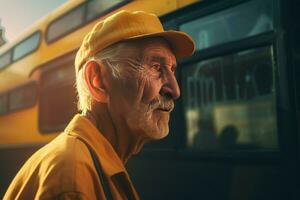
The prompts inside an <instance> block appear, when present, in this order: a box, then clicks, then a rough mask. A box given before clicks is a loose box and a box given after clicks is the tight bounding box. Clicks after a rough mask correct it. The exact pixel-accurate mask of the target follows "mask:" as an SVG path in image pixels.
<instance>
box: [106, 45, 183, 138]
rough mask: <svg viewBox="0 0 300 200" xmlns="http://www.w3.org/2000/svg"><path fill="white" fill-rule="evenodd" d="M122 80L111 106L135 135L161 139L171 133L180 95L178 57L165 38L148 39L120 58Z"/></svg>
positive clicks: (118, 82) (119, 82)
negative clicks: (177, 78) (171, 121)
mask: <svg viewBox="0 0 300 200" xmlns="http://www.w3.org/2000/svg"><path fill="white" fill-rule="evenodd" d="M120 62H123V64H122V66H121V67H122V69H121V74H122V77H121V79H118V80H115V84H114V85H113V86H112V92H111V104H110V108H111V109H112V110H113V111H114V112H116V113H117V115H116V116H119V117H121V118H122V119H123V120H124V121H125V124H126V125H127V126H128V128H129V129H130V130H131V132H132V133H133V134H139V135H140V136H143V137H145V138H149V139H161V138H163V137H165V136H167V134H168V132H169V125H168V123H169V117H170V112H171V111H172V109H173V107H174V100H175V99H177V98H178V97H179V95H180V91H179V87H178V83H177V80H176V78H175V74H174V71H175V67H176V58H175V56H174V54H173V53H172V51H171V50H170V48H169V46H168V44H167V42H165V41H164V40H162V39H151V40H147V41H144V42H143V43H142V44H139V45H138V46H136V45H135V48H131V49H130V50H128V51H127V54H126V55H124V58H123V59H122V58H121V59H120Z"/></svg>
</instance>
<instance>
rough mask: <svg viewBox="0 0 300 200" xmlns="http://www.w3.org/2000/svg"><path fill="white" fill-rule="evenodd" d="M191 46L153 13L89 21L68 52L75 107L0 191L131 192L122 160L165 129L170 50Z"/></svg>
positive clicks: (172, 86)
mask: <svg viewBox="0 0 300 200" xmlns="http://www.w3.org/2000/svg"><path fill="white" fill-rule="evenodd" d="M193 51H194V43H193V41H192V39H191V38H190V37H189V36H188V35H186V34H185V33H182V32H177V31H164V30H163V28H162V25H161V23H160V21H159V19H158V18H157V16H155V15H153V14H149V13H145V12H141V11H139V12H128V11H120V12H118V13H116V14H114V15H112V16H110V17H108V18H106V19H105V20H103V21H100V22H99V23H97V24H96V25H95V27H94V28H93V29H92V30H91V31H90V32H89V33H88V34H87V35H86V37H85V38H84V40H83V43H82V45H81V47H80V49H79V50H78V52H77V55H76V60H75V70H76V85H77V90H78V97H79V104H78V105H79V109H80V110H81V114H78V115H76V116H75V117H74V118H73V120H72V121H71V122H70V124H69V125H68V127H67V128H66V129H65V131H64V132H63V133H62V134H60V135H59V136H58V137H57V138H56V139H54V140H53V141H52V142H50V143H49V144H47V145H46V146H45V147H43V148H42V149H40V150H39V151H38V152H36V153H35V154H34V155H33V156H32V157H31V158H30V159H29V160H28V161H27V162H26V163H25V165H24V166H23V167H22V169H21V170H20V171H19V173H18V174H17V176H16V177H15V179H14V180H13V182H12V183H11V185H10V187H9V188H8V191H7V193H6V195H5V197H4V199H11V200H15V199H26V200H31V199H90V200H93V199H139V197H138V194H137V192H136V191H135V189H134V186H133V184H132V182H131V181H130V178H129V176H128V173H127V171H126V169H125V167H124V164H125V163H126V162H127V161H128V159H129V158H130V156H131V155H133V154H136V153H138V152H139V151H140V149H141V148H142V146H143V144H144V143H145V142H147V141H150V140H157V139H161V138H163V137H165V136H166V135H167V134H168V131H169V127H168V122H169V115H170V112H171V111H172V109H173V107H174V100H175V99H177V98H178V97H179V95H180V90H179V87H178V83H177V80H176V78H175V70H176V58H182V57H186V56H189V55H191V54H192V53H193Z"/></svg>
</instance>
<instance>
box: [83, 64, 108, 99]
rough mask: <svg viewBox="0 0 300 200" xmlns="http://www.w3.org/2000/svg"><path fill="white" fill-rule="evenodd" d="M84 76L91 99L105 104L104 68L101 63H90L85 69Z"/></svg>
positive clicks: (106, 95) (106, 97)
mask: <svg viewBox="0 0 300 200" xmlns="http://www.w3.org/2000/svg"><path fill="white" fill-rule="evenodd" d="M84 75H85V80H86V83H87V85H88V87H89V90H90V92H91V94H92V96H93V98H94V99H95V100H96V101H97V102H101V103H107V101H108V94H107V92H106V87H105V85H104V75H105V73H104V66H103V65H102V64H101V63H98V62H95V61H90V62H89V63H87V65H86V67H85V71H84Z"/></svg>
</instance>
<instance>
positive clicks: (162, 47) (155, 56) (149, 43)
mask: <svg viewBox="0 0 300 200" xmlns="http://www.w3.org/2000/svg"><path fill="white" fill-rule="evenodd" d="M126 44H127V48H126V49H125V52H124V54H125V55H126V54H127V56H129V57H131V58H134V57H136V58H138V59H139V60H143V61H149V60H157V61H164V62H167V63H169V64H172V65H174V64H176V57H175V55H174V53H173V52H172V49H171V47H170V45H169V43H168V42H167V41H166V40H165V39H163V38H147V39H136V40H130V41H127V42H126Z"/></svg>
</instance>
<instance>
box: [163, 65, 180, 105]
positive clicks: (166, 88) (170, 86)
mask: <svg viewBox="0 0 300 200" xmlns="http://www.w3.org/2000/svg"><path fill="white" fill-rule="evenodd" d="M160 94H161V95H163V96H167V97H170V98H172V99H174V100H175V99H178V98H179V96H180V88H179V85H178V82H177V79H176V76H175V74H174V73H173V72H170V71H169V72H168V73H167V74H166V75H165V76H164V80H163V86H162V88H161V90H160Z"/></svg>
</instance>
